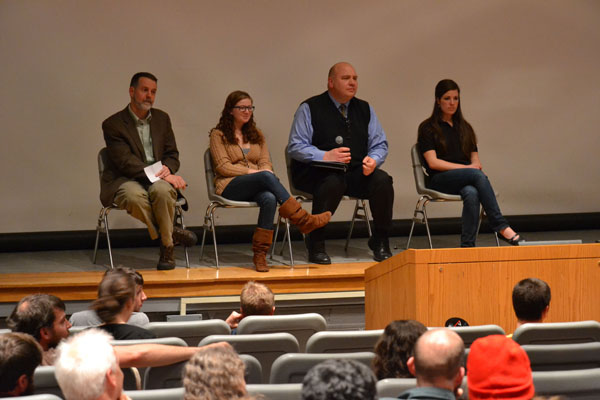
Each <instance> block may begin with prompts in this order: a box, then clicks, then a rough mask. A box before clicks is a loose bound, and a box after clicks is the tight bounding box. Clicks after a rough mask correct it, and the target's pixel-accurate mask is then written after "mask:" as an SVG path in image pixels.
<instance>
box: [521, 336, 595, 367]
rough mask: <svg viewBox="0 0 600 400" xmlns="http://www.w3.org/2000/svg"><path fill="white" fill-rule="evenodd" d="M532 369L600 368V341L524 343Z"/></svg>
mask: <svg viewBox="0 0 600 400" xmlns="http://www.w3.org/2000/svg"><path fill="white" fill-rule="evenodd" d="M521 347H522V348H523V350H525V352H526V353H527V355H528V356H529V361H530V363H531V370H532V371H560V370H562V371H567V370H573V369H588V368H600V342H589V343H573V344H524V345H523V346H521Z"/></svg>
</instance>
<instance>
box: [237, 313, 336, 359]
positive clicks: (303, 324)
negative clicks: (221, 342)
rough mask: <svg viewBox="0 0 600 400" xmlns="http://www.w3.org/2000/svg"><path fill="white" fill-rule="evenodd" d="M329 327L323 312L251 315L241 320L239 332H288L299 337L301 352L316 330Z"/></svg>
mask: <svg viewBox="0 0 600 400" xmlns="http://www.w3.org/2000/svg"><path fill="white" fill-rule="evenodd" d="M326 329H327V321H325V318H323V316H322V315H321V314H317V313H306V314H294V315H251V316H248V317H246V318H244V319H242V320H241V321H240V324H239V325H238V327H237V333H238V334H254V333H275V332H288V333H291V334H292V335H294V336H295V337H296V339H298V344H299V345H300V352H304V350H305V348H306V342H307V341H308V338H310V337H311V336H312V335H313V334H315V333H316V332H320V331H324V330H326Z"/></svg>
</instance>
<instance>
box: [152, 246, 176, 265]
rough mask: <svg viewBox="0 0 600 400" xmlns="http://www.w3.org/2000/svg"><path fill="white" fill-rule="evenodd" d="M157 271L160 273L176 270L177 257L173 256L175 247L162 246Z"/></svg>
mask: <svg viewBox="0 0 600 400" xmlns="http://www.w3.org/2000/svg"><path fill="white" fill-rule="evenodd" d="M156 269H158V270H159V271H164V270H169V269H175V256H174V254H173V246H168V247H167V246H163V245H162V244H161V245H160V258H159V259H158V264H157V265H156Z"/></svg>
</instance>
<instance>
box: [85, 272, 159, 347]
mask: <svg viewBox="0 0 600 400" xmlns="http://www.w3.org/2000/svg"><path fill="white" fill-rule="evenodd" d="M135 289H136V285H135V280H134V279H133V276H132V275H131V274H128V273H126V272H125V271H122V270H119V269H117V270H114V271H111V272H109V273H107V274H106V275H105V276H104V278H103V279H102V282H100V285H99V286H98V298H97V299H96V300H95V301H94V303H93V304H92V309H93V310H94V311H95V312H96V314H98V317H100V319H101V320H102V321H104V324H102V325H100V326H98V328H99V329H103V330H105V331H106V332H108V333H110V334H111V335H112V336H113V337H114V338H115V340H125V339H153V338H156V335H155V334H154V333H152V332H150V331H149V330H147V329H144V328H141V327H139V326H136V325H129V324H127V321H128V320H129V317H131V314H132V313H133V308H134V305H135Z"/></svg>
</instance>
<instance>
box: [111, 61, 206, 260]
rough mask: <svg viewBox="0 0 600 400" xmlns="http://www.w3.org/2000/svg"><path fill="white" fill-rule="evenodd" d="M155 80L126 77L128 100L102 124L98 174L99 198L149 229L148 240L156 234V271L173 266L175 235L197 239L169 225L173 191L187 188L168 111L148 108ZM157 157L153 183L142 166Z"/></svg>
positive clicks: (144, 76)
mask: <svg viewBox="0 0 600 400" xmlns="http://www.w3.org/2000/svg"><path fill="white" fill-rule="evenodd" d="M156 89H157V78H156V77H155V76H154V75H152V74H151V73H148V72H138V73H136V74H135V75H133V77H132V78H131V84H130V87H129V97H130V98H131V101H130V103H129V104H128V105H127V107H125V109H124V110H122V111H119V112H117V113H116V114H113V115H111V116H110V117H108V118H107V119H106V120H105V121H104V122H103V123H102V130H103V132H104V140H105V141H106V148H107V149H108V162H107V164H106V166H105V169H104V173H103V174H102V183H101V190H100V200H101V201H102V204H104V205H105V206H109V205H112V204H113V203H114V204H116V205H117V206H118V207H119V208H121V209H125V210H127V212H128V213H129V214H131V215H132V216H133V217H134V218H137V219H139V220H140V221H142V222H143V223H145V224H146V226H147V227H148V232H149V233H150V237H151V238H152V239H157V238H159V237H160V239H161V245H160V258H159V261H158V265H157V269H159V270H167V269H173V268H175V258H174V256H173V245H174V239H175V241H176V242H179V243H182V244H184V245H185V246H193V245H194V244H195V243H196V240H197V239H196V235H195V234H194V233H193V232H191V231H187V230H184V229H181V228H178V227H175V228H174V227H173V219H174V216H175V202H176V200H177V196H178V190H180V189H181V190H183V189H185V188H186V186H187V185H186V183H185V181H184V180H183V178H182V177H181V176H178V175H175V173H176V172H177V170H178V169H179V151H178V150H177V145H176V143H175V136H174V134H173V129H172V128H171V120H170V118H169V115H168V114H167V113H165V112H164V111H161V110H159V109H156V108H152V105H153V104H154V99H155V97H156ZM158 161H160V162H161V163H162V169H161V170H160V171H159V172H158V173H157V174H156V177H158V178H160V179H159V180H157V181H156V182H154V183H152V182H150V180H149V179H148V177H147V176H146V173H145V172H144V168H145V167H147V166H149V165H152V164H154V163H156V162H158Z"/></svg>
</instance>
